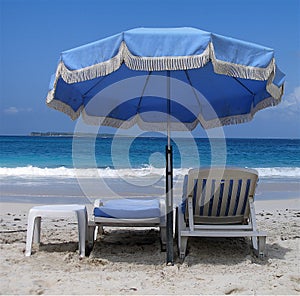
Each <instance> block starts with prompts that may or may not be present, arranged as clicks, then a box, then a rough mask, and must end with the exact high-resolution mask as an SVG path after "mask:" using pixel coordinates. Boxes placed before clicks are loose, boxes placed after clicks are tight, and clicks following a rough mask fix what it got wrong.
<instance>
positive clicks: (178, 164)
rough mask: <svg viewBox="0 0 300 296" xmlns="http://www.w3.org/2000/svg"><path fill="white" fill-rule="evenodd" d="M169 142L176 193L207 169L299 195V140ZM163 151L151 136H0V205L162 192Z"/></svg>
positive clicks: (161, 141)
mask: <svg viewBox="0 0 300 296" xmlns="http://www.w3.org/2000/svg"><path fill="white" fill-rule="evenodd" d="M172 144H173V150H174V160H173V161H174V184H175V189H176V186H177V185H178V188H177V189H176V190H178V194H179V195H180V193H179V191H180V186H181V185H180V180H182V178H183V176H184V175H185V174H186V173H187V172H188V170H189V168H194V167H201V166H210V165H229V166H242V167H250V168H255V169H257V170H258V172H259V176H260V180H263V182H267V183H268V182H269V183H277V184H278V182H282V183H287V182H288V183H289V182H290V184H293V188H294V189H293V192H294V193H295V194H296V195H297V194H298V195H300V193H299V192H298V187H299V181H300V140H296V139H223V140H222V139H217V140H216V139H215V140H209V139H191V138H185V139H184V138H181V139H174V140H173V142H172ZM165 145H166V139H165V138H155V137H137V138H127V137H118V138H116V137H115V138H113V137H107V136H106V137H98V138H87V137H86V138H83V137H78V138H74V139H73V138H72V137H29V136H17V137H13V136H1V137H0V181H1V200H2V201H5V200H7V198H8V197H10V198H11V197H13V198H14V199H18V198H19V199H20V200H24V199H25V197H26V196H27V197H28V198H30V199H31V201H32V200H34V198H42V197H46V198H47V197H48V198H49V196H56V197H59V196H60V197H61V196H65V197H67V196H68V197H69V198H71V197H73V198H75V200H76V198H77V197H79V196H81V197H82V196H93V197H97V196H98V195H101V194H103V192H104V193H105V194H106V195H111V192H112V191H113V192H114V193H115V194H117V195H123V196H124V195H125V196H131V195H134V194H138V195H144V194H147V193H151V194H163V193H164V175H165ZM100 179H101V180H100ZM82 180H84V181H82ZM99 180H100V181H101V182H102V183H101V182H100V181H99ZM103 180H104V183H103ZM100 183H101V184H100ZM103 184H104V185H103ZM287 188H288V187H287ZM176 190H175V191H176ZM272 190H273V189H272ZM87 191H88V192H87ZM277 192H278V189H277Z"/></svg>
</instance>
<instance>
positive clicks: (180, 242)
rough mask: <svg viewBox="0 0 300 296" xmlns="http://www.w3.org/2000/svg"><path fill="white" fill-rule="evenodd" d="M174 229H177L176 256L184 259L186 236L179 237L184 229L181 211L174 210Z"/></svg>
mask: <svg viewBox="0 0 300 296" xmlns="http://www.w3.org/2000/svg"><path fill="white" fill-rule="evenodd" d="M176 216H177V219H176V228H177V244H178V254H179V258H180V259H184V257H185V254H186V247H187V241H188V237H187V236H181V230H182V229H183V228H185V222H184V216H183V213H182V211H181V209H179V208H177V209H176Z"/></svg>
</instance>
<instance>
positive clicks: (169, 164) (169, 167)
mask: <svg viewBox="0 0 300 296" xmlns="http://www.w3.org/2000/svg"><path fill="white" fill-rule="evenodd" d="M166 210H167V219H166V220H167V221H166V222H167V227H166V228H167V246H166V247H167V264H172V265H173V264H174V249H173V152H172V146H166Z"/></svg>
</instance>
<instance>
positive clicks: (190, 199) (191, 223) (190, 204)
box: [187, 195, 194, 231]
mask: <svg viewBox="0 0 300 296" xmlns="http://www.w3.org/2000/svg"><path fill="white" fill-rule="evenodd" d="M187 203H188V204H187V206H188V213H189V228H190V231H194V213H193V196H192V195H189V196H188V199H187Z"/></svg>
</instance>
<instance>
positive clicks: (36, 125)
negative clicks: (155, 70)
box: [0, 0, 300, 138]
mask: <svg viewBox="0 0 300 296" xmlns="http://www.w3.org/2000/svg"><path fill="white" fill-rule="evenodd" d="M181 26H190V27H196V28H199V29H202V30H205V31H212V32H214V33H217V34H221V35H226V36H231V37H234V38H239V39H243V40H246V41H249V42H255V43H258V44H262V45H264V46H267V47H271V48H274V49H275V58H276V61H277V64H278V65H279V67H280V68H281V70H282V71H283V72H284V73H285V74H286V83H285V95H284V97H283V102H282V103H281V104H280V105H278V106H277V107H274V108H268V109H266V110H263V111H260V112H258V113H257V114H256V116H255V117H254V120H252V121H251V122H249V123H246V124H240V125H236V126H229V127H225V128H224V131H225V135H226V136H227V137H246V138H253V137H256V138H300V1H299V0H280V1H279V0H278V1H276V0H258V1H256V0H252V1H247V0H243V1H241V0H238V1H236V0H227V1H226V0H219V1H218V0H207V1H206V0H202V1H197V0H195V1H193V0H182V1H177V0H166V1H164V0H158V1H157V0H151V1H150V0H149V1H148V0H143V1H142V0H128V1H122V0H101V1H100V0H81V1H80V0H73V1H72V0H40V1H38V0H35V1H33V0H26V1H25V0H23V1H22V0H0V57H1V64H0V102H1V103H0V118H1V121H0V135H27V134H29V133H30V132H31V131H41V132H46V131H61V132H72V131H73V130H74V127H75V122H72V121H71V120H70V119H69V117H68V116H66V115H65V114H63V113H61V112H58V111H55V110H52V109H50V108H48V107H47V106H46V104H45V98H46V95H47V92H48V86H49V81H50V76H51V74H52V73H54V72H55V69H56V65H57V61H58V58H59V54H60V52H61V51H64V50H67V49H70V48H73V47H76V46H79V45H82V44H85V43H88V42H92V41H95V40H98V39H101V38H104V37H107V36H109V35H113V34H116V33H119V32H122V31H124V30H128V29H132V28H135V27H181ZM106 131H107V132H111V131H112V130H111V129H107V130H106ZM195 134H198V135H200V136H202V135H204V134H203V131H201V128H200V127H199V128H197V130H196V131H195Z"/></svg>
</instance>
